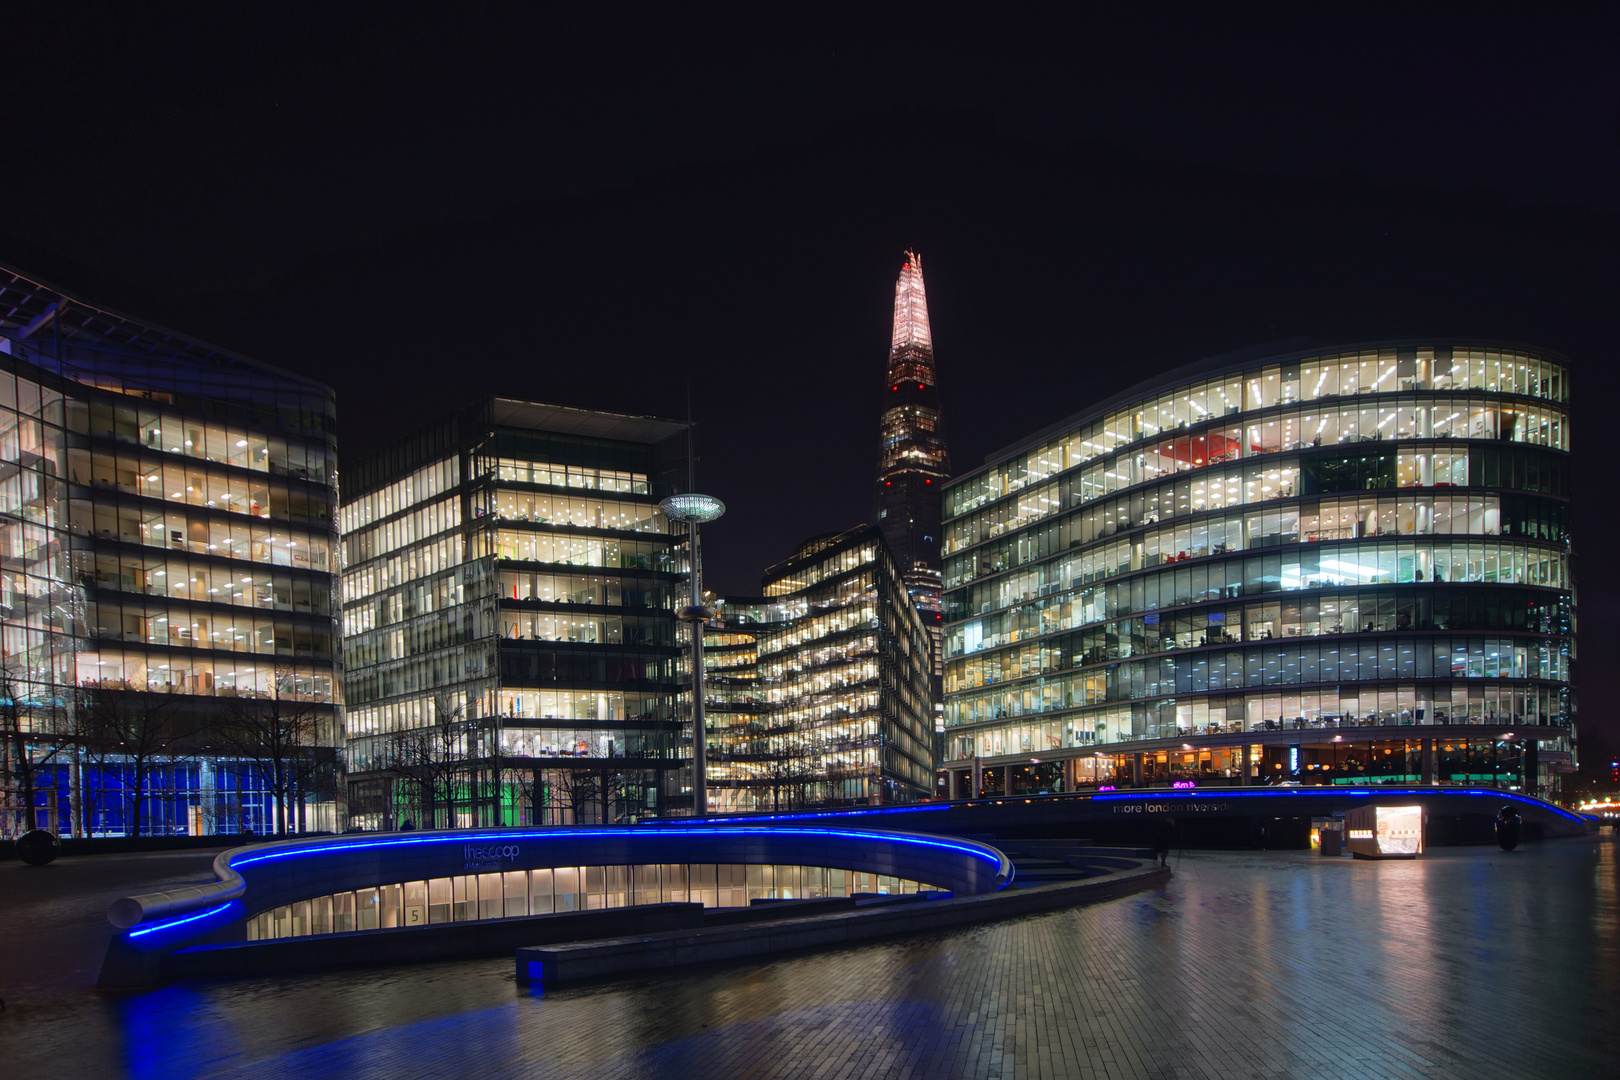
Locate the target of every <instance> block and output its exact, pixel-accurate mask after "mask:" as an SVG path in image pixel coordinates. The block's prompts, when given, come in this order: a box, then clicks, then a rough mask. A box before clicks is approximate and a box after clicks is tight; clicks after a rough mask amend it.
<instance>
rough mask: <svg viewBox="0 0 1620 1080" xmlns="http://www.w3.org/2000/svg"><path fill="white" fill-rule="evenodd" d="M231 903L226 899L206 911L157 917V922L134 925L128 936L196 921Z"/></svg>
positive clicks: (227, 906) (217, 912) (216, 913)
mask: <svg viewBox="0 0 1620 1080" xmlns="http://www.w3.org/2000/svg"><path fill="white" fill-rule="evenodd" d="M231 904H232V901H230V900H227V901H225V902H224V903H223V904H220V905H219V906H218V907H211V908H208V909H207V910H206V911H194V912H192V913H191V914H189V915H177V916H175V917H174V918H172V919H159V920H158V921H157V922H152V923H146V924H144V925H142V926H136V927H133V928H131V929H130V931H129V936H130V937H132V938H134V937H141V936H143V935H145V934H151V933H154V932H156V931H158V930H169V929H172V928H174V927H176V926H184V925H185V924H186V923H191V922H196V921H197V920H198V919H206V918H209V917H210V916H214V915H218V914H219V913H220V912H222V911H225V910H226V909H228V908H229V907H230V906H231Z"/></svg>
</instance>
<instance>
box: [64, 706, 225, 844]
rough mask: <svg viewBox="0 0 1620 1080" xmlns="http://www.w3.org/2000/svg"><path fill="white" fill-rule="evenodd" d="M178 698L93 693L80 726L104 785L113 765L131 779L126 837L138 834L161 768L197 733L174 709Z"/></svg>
mask: <svg viewBox="0 0 1620 1080" xmlns="http://www.w3.org/2000/svg"><path fill="white" fill-rule="evenodd" d="M179 702H180V695H178V694H175V693H170V692H167V691H142V690H131V689H129V688H127V687H122V686H111V685H102V686H99V687H96V688H94V693H93V694H91V695H90V697H89V702H88V704H89V707H88V708H87V709H85V710H84V716H83V723H82V724H81V725H80V731H81V732H82V735H81V738H82V739H83V742H84V745H85V747H86V749H87V751H89V754H90V756H91V757H92V758H93V759H95V760H96V761H97V762H98V763H99V765H100V767H101V773H102V777H103V779H102V782H103V783H105V782H106V778H107V775H108V774H109V772H110V771H111V768H112V767H113V766H115V765H122V766H124V767H125V768H126V769H127V770H128V776H129V803H128V806H129V817H128V819H127V821H128V832H129V835H132V836H139V835H140V834H141V821H142V818H143V816H144V812H145V807H146V796H147V788H148V787H149V786H150V784H151V781H152V779H153V777H154V776H155V775H156V774H157V773H158V772H159V770H161V769H162V768H163V767H164V766H166V765H168V764H171V763H172V762H173V761H174V760H176V759H177V758H178V757H179V756H180V755H181V752H182V749H183V747H184V744H185V743H186V741H187V740H188V739H190V738H191V737H192V736H194V735H195V734H196V733H197V727H196V725H195V724H193V723H192V722H191V721H190V720H189V719H188V718H187V716H186V714H185V713H183V712H182V711H181V710H180V709H179V708H177V705H178V704H179Z"/></svg>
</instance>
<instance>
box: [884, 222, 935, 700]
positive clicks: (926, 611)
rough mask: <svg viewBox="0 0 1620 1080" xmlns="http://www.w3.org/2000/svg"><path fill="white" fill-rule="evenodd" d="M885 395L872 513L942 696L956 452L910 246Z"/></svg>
mask: <svg viewBox="0 0 1620 1080" xmlns="http://www.w3.org/2000/svg"><path fill="white" fill-rule="evenodd" d="M883 397H884V404H883V418H882V427H881V431H880V435H881V444H880V446H879V451H878V476H877V485H876V488H875V491H874V496H873V513H874V514H875V515H876V518H877V523H878V526H879V528H881V529H882V530H883V537H884V539H885V540H887V541H888V544H889V550H890V551H891V552H893V554H894V559H895V562H896V563H897V564H898V565H899V567H900V573H901V577H902V578H903V579H904V581H905V584H906V589H907V591H908V592H909V593H910V594H911V598H912V601H913V602H914V603H915V604H916V605H917V607H918V608H919V609H920V610H921V611H922V613H923V622H924V625H925V626H926V628H927V631H928V635H929V639H930V641H931V642H932V643H933V646H934V657H933V664H932V674H933V682H932V688H933V691H934V693H933V701H935V702H936V703H937V701H938V699H939V678H940V676H941V674H942V672H943V669H942V668H941V666H940V665H941V656H940V653H939V644H940V632H941V630H942V628H943V621H942V619H943V617H942V616H941V614H940V577H939V549H940V528H939V493H940V491H941V490H942V489H943V487H944V484H945V479H946V477H948V476H949V475H950V471H951V458H950V451H949V450H948V449H947V448H946V445H945V427H944V421H943V419H942V417H941V413H940V406H939V385H938V378H937V375H936V372H935V368H934V335H933V330H932V328H931V327H930V325H929V322H928V294H927V290H926V289H925V288H924V287H923V276H922V257H921V256H920V255H918V254H917V253H916V252H912V251H908V252H906V265H905V266H904V267H903V268H902V269H901V271H900V277H899V280H897V281H896V282H895V285H894V332H893V335H892V337H891V339H890V343H889V362H888V368H887V371H886V373H885V382H884V395H883Z"/></svg>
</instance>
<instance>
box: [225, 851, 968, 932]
mask: <svg viewBox="0 0 1620 1080" xmlns="http://www.w3.org/2000/svg"><path fill="white" fill-rule="evenodd" d="M938 891H939V890H938V889H937V887H935V886H933V885H930V884H928V883H927V882H918V881H911V880H908V879H906V878H897V877H890V876H889V875H887V874H863V873H860V872H858V871H854V870H839V869H832V868H827V867H820V866H777V865H773V864H769V863H664V864H655V865H650V866H645V865H634V866H559V867H554V868H551V869H546V870H501V871H494V872H492V873H487V874H458V875H456V876H454V877H443V878H429V879H427V880H425V881H402V882H399V883H398V884H393V885H379V886H376V887H374V888H369V889H356V890H354V891H353V892H341V893H333V894H332V895H329V896H317V897H312V898H311V899H309V900H300V901H298V902H296V903H292V904H283V905H281V906H280V907H276V908H272V909H270V910H269V911H263V912H260V913H258V914H256V915H253V916H250V917H249V918H248V920H247V940H249V941H267V940H270V939H273V938H284V937H306V936H310V935H314V934H342V933H347V932H349V931H354V930H386V929H392V928H393V927H398V926H430V925H433V924H435V923H449V922H468V921H471V920H475V919H520V918H526V917H528V916H530V915H558V914H565V913H567V912H570V911H600V910H603V909H605V908H620V907H630V906H633V905H636V904H686V903H692V904H702V905H703V906H704V907H720V908H724V907H747V906H748V905H749V903H750V902H751V901H754V900H805V899H821V898H823V897H848V896H890V895H894V896H898V895H900V894H902V893H919V892H924V893H932V892H938Z"/></svg>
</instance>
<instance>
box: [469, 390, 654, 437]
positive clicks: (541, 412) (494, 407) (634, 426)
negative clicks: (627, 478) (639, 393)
mask: <svg viewBox="0 0 1620 1080" xmlns="http://www.w3.org/2000/svg"><path fill="white" fill-rule="evenodd" d="M488 406H489V410H490V413H489V414H490V419H491V420H492V421H493V422H494V423H495V424H496V425H497V426H499V427H515V428H526V429H529V430H534V431H550V432H556V433H557V434H559V435H581V436H584V437H586V438H592V439H612V440H614V441H616V442H634V443H648V444H652V443H661V442H663V441H664V440H665V439H668V438H671V437H673V436H675V435H679V434H681V433H683V432H684V431H685V430H686V423H685V421H681V420H665V419H662V418H661V417H656V416H632V415H630V414H628V413H616V412H602V411H600V410H597V409H579V408H575V407H573V406H571V405H548V404H545V403H544V402H539V401H523V400H520V399H518V398H503V397H497V398H490V399H488Z"/></svg>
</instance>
